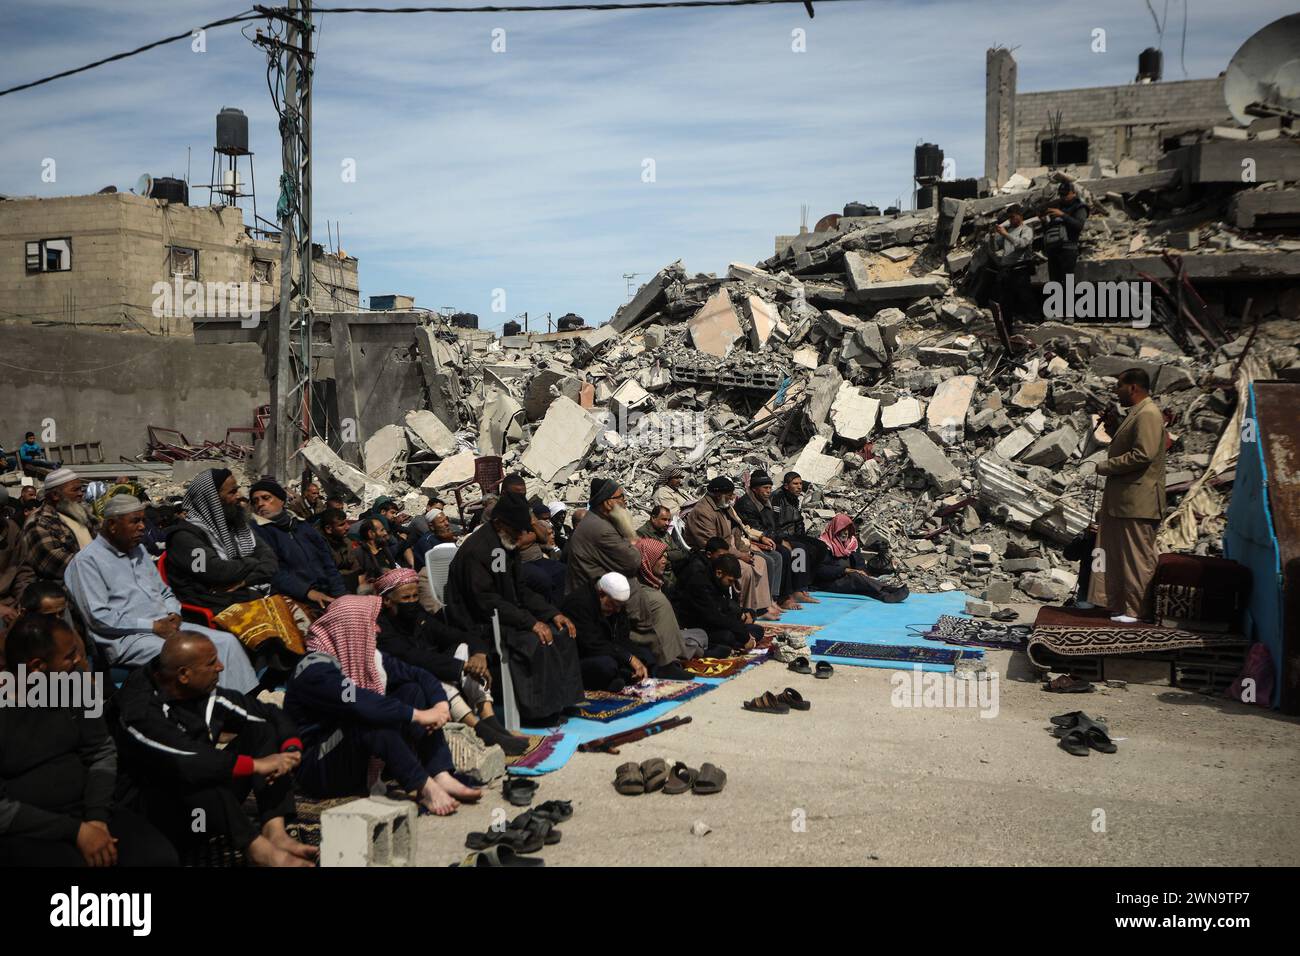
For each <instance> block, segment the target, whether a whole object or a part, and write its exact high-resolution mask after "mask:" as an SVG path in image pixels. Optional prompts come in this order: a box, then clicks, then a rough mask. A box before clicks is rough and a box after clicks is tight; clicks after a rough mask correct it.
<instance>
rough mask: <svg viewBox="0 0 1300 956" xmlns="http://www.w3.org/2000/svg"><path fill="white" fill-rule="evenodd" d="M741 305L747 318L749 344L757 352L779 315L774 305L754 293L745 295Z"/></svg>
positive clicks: (774, 326)
mask: <svg viewBox="0 0 1300 956" xmlns="http://www.w3.org/2000/svg"><path fill="white" fill-rule="evenodd" d="M743 306H744V309H745V317H746V318H747V319H749V346H750V348H752V349H753V350H754V351H755V352H757V351H758V350H759V349H761V348H762V347H763V346H764V345H766V344H767V340H768V339H769V338H771V336H772V333H773V331H775V329H776V326H777V323H779V322H780V321H781V316H780V313H779V312H777V310H776V306H774V305H773V304H772V303H770V302H768V301H766V300H765V299H761V298H759V297H758V296H756V295H747V296H745V298H744V300H743Z"/></svg>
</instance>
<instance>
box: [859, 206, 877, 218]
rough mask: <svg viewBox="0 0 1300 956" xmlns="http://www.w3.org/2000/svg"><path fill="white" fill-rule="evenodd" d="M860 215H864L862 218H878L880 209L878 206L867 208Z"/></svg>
mask: <svg viewBox="0 0 1300 956" xmlns="http://www.w3.org/2000/svg"><path fill="white" fill-rule="evenodd" d="M862 215H864V216H879V215H880V207H879V206H868V207H867V211H866V212H864V213H863V214H862Z"/></svg>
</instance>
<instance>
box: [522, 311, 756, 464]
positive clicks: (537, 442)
mask: <svg viewBox="0 0 1300 956" xmlns="http://www.w3.org/2000/svg"><path fill="white" fill-rule="evenodd" d="M733 318H734V316H733ZM600 432H601V427H600V423H598V422H597V421H596V419H595V418H593V417H592V416H591V415H589V414H587V412H586V410H584V409H583V407H582V406H581V405H579V404H577V403H576V402H573V401H571V400H569V399H567V398H564V397H563V396H561V397H560V398H557V399H556V400H555V401H554V402H552V403H551V407H550V408H549V409H547V412H546V418H545V419H544V420H543V421H542V425H541V427H540V428H539V429H537V431H536V432H535V433H534V434H533V439H532V441H531V442H529V444H528V450H527V451H525V452H524V455H523V458H522V459H521V460H520V464H521V465H522V466H523V467H524V468H526V469H528V471H530V472H532V473H533V474H534V475H536V476H537V477H538V478H540V479H541V480H542V481H545V482H548V483H549V482H553V481H556V480H565V479H567V478H568V477H569V474H571V473H572V471H573V469H574V468H576V467H577V466H578V465H579V464H580V463H581V462H582V459H583V458H584V457H585V456H586V454H587V452H588V451H590V450H591V446H592V444H593V443H594V442H595V440H596V436H597V435H599V434H600ZM561 475H562V476H563V478H560V476H561Z"/></svg>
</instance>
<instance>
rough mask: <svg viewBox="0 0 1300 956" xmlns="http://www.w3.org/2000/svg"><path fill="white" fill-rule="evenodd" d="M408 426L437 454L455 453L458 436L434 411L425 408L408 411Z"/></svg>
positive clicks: (443, 456)
mask: <svg viewBox="0 0 1300 956" xmlns="http://www.w3.org/2000/svg"><path fill="white" fill-rule="evenodd" d="M406 427H407V428H409V429H410V430H411V431H412V432H414V433H415V437H416V438H417V439H419V441H420V442H421V443H422V444H424V446H425V447H427V448H428V449H429V451H431V452H433V453H434V454H435V455H438V456H439V457H442V458H445V457H447V456H448V455H451V454H454V453H455V451H456V436H455V435H454V434H452V432H451V429H449V428H448V427H447V426H446V425H444V424H443V422H442V419H441V418H439V417H438V416H437V415H435V414H434V413H433V412H431V411H428V410H427V409H423V408H421V409H418V410H415V411H410V412H407V413H406Z"/></svg>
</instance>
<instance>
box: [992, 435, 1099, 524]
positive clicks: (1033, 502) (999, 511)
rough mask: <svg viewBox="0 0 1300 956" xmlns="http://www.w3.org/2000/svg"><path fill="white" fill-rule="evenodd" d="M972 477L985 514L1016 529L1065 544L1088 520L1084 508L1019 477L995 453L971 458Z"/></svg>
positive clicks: (1090, 516) (1089, 518)
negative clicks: (972, 463) (973, 474)
mask: <svg viewBox="0 0 1300 956" xmlns="http://www.w3.org/2000/svg"><path fill="white" fill-rule="evenodd" d="M975 478H976V481H977V485H978V489H979V500H980V502H981V503H982V504H983V505H984V508H985V513H986V514H989V515H992V516H993V517H994V518H996V519H997V520H998V521H1000V522H1001V523H1003V524H1005V525H1008V526H1009V527H1012V528H1015V529H1016V530H1019V531H1029V530H1033V531H1035V532H1037V533H1038V534H1040V535H1043V536H1044V537H1048V538H1051V539H1052V540H1053V541H1056V542H1059V543H1061V544H1066V543H1068V542H1069V541H1070V540H1071V539H1072V538H1073V537H1074V536H1075V535H1077V534H1078V533H1079V532H1081V531H1083V529H1084V528H1086V527H1087V526H1088V522H1089V521H1091V520H1092V515H1091V513H1090V512H1088V511H1087V510H1085V509H1084V508H1080V507H1078V506H1076V505H1074V504H1071V503H1069V502H1067V501H1065V500H1063V499H1062V498H1061V497H1060V496H1059V495H1056V494H1053V493H1052V492H1050V491H1047V490H1046V489H1044V488H1041V487H1039V486H1038V485H1035V484H1034V483H1033V482H1031V481H1027V480H1025V479H1024V478H1021V477H1020V476H1019V475H1017V474H1016V473H1015V472H1014V471H1012V470H1011V468H1010V467H1008V466H1007V464H1006V462H1005V461H1004V460H1003V459H1001V458H1000V457H999V456H998V455H996V454H993V455H981V456H980V457H979V458H977V459H975Z"/></svg>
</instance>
